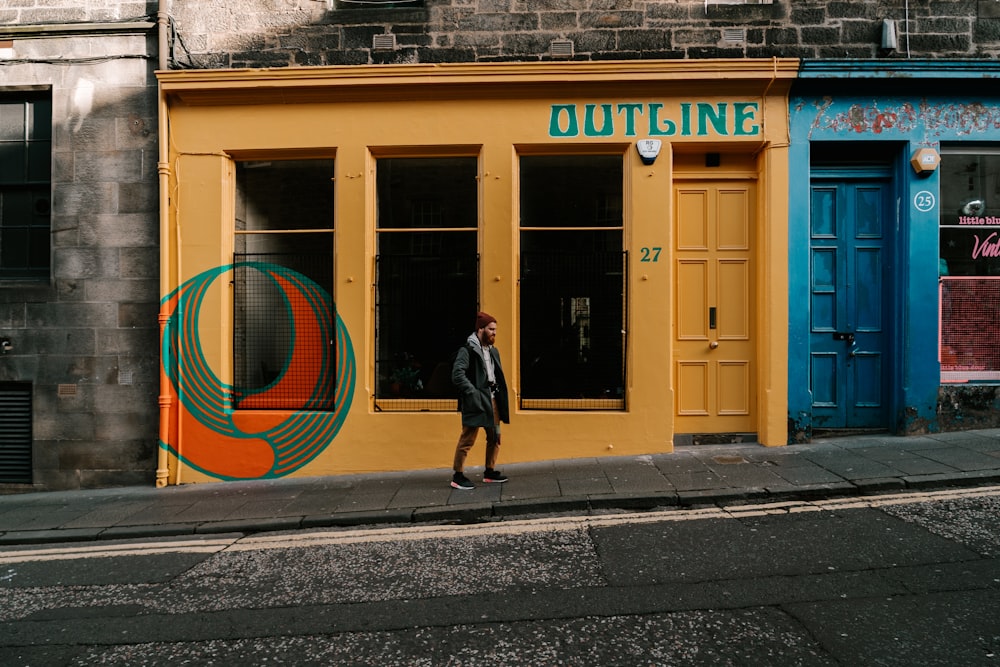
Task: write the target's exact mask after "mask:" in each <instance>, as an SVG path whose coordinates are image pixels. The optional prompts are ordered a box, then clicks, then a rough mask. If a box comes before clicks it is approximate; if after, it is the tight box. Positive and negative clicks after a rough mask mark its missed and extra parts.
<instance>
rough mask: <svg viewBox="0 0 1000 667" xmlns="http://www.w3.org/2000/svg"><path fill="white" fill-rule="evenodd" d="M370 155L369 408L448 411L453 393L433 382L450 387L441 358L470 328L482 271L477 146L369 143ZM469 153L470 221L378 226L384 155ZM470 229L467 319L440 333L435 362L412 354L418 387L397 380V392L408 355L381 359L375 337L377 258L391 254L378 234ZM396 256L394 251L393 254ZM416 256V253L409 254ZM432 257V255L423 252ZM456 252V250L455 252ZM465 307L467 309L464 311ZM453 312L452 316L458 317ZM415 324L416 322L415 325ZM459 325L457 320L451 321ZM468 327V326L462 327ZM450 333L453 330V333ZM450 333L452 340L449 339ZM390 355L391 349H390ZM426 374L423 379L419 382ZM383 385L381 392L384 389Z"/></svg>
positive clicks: (377, 329)
mask: <svg viewBox="0 0 1000 667" xmlns="http://www.w3.org/2000/svg"><path fill="white" fill-rule="evenodd" d="M370 155H371V159H372V166H373V169H372V173H373V175H374V177H373V187H372V200H371V206H372V210H373V212H374V213H373V222H372V225H373V228H374V240H375V244H374V258H373V259H374V271H375V274H374V280H373V281H372V303H373V308H372V311H373V315H372V317H373V322H372V325H373V332H374V341H373V342H374V344H373V346H372V357H371V364H372V372H373V380H374V381H373V390H372V392H371V400H372V406H373V409H374V410H375V411H376V412H453V411H455V410H456V409H457V397H442V396H443V394H444V391H437V390H436V389H435V388H439V385H440V386H443V387H444V388H445V389H446V390H450V389H451V375H450V372H449V373H446V377H440V376H441V375H442V374H443V373H445V372H446V370H442V369H443V366H442V364H444V363H445V362H446V361H448V360H449V355H450V353H451V352H452V351H453V349H457V348H458V346H459V345H461V344H462V342H463V341H464V340H465V338H466V337H467V335H468V333H470V332H471V326H472V319H473V318H474V316H475V313H476V311H477V310H478V308H479V300H480V284H481V283H480V281H481V276H480V273H481V271H482V266H481V261H480V256H481V247H480V246H481V243H482V227H483V219H482V216H483V212H482V182H483V178H482V170H483V166H482V146H479V145H453V146H420V147H412V148H410V147H372V148H370ZM455 158H457V159H463V158H466V159H472V160H474V161H475V170H474V172H475V173H474V177H475V224H474V225H471V226H460V227H455V226H450V225H447V224H445V225H431V226H407V225H392V226H388V225H387V226H382V225H381V223H380V220H379V215H380V202H379V197H380V192H379V164H378V163H379V162H380V161H383V160H408V159H413V160H435V159H442V160H446V159H455ZM437 233H441V234H450V233H458V234H474V235H475V240H474V248H475V254H474V256H472V255H470V256H469V259H470V260H473V261H474V267H473V268H472V272H473V273H474V275H475V283H474V285H473V286H472V287H471V288H470V291H471V292H472V294H473V295H474V301H475V303H470V304H468V307H467V308H462V310H461V312H462V313H463V315H462V318H463V319H462V322H463V323H464V322H465V320H468V326H467V327H466V326H463V327H462V328H461V329H458V330H456V331H454V332H451V333H449V334H442V335H443V336H444V339H442V346H443V349H445V348H446V350H447V351H446V352H442V356H441V358H440V359H437V360H434V359H430V360H428V361H434V362H435V365H434V368H424V367H423V366H424V364H423V360H422V359H417V358H416V357H417V356H419V355H414V357H413V358H414V360H415V366H416V367H417V368H419V376H418V377H419V381H420V386H419V388H414V387H410V390H409V391H403V390H402V389H403V387H402V386H401V387H400V389H401V391H400V393H399V394H398V395H396V394H394V393H393V389H392V385H393V384H396V383H399V384H402V381H401V380H409V378H408V377H407V378H399V379H397V381H396V382H393V377H392V376H395V375H397V372H396V371H397V367H399V366H401V365H402V366H405V364H406V362H407V359H406V358H404V359H402V360H397V359H395V358H392V359H382V358H381V356H380V355H381V353H382V351H381V347H382V343H381V342H380V331H381V330H382V328H383V324H382V315H381V308H382V294H383V293H382V287H383V283H382V266H383V264H382V262H384V261H385V258H386V257H389V256H393V255H389V254H388V253H383V252H382V249H381V246H382V243H381V239H382V237H383V236H386V237H388V236H403V235H408V234H414V235H418V234H425V235H428V234H437ZM395 256H396V257H399V255H395ZM414 256H415V257H417V256H419V254H417V255H414ZM428 257H431V255H428ZM456 258H457V256H456ZM466 311H468V313H467V315H466ZM457 317H458V316H457V315H456V321H457ZM431 324H432V325H433V326H434V327H435V330H438V329H439V328H440V327H442V325H443V324H444V323H442V322H440V321H434V322H432V323H431ZM415 326H419V325H415ZM456 326H458V325H456ZM466 329H468V331H466ZM452 334H453V335H452ZM451 338H454V340H451ZM393 356H395V353H394V354H393ZM428 365H429V364H428ZM400 374H405V369H401V370H400ZM425 380H426V383H425V382H424V381H425ZM385 388H388V391H387V392H386V389H385ZM425 389H427V390H428V391H429V392H430V393H429V394H428V395H421V393H422V392H423V391H424V390H425Z"/></svg>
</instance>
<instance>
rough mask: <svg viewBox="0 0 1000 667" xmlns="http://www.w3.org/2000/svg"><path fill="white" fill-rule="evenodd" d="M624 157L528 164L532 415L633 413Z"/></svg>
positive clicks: (526, 296)
mask: <svg viewBox="0 0 1000 667" xmlns="http://www.w3.org/2000/svg"><path fill="white" fill-rule="evenodd" d="M622 182H623V174H622V157H621V156H620V155H572V156H543V155H537V156H536V155H525V156H522V157H521V158H520V222H521V227H520V242H521V248H520V257H521V269H520V271H521V275H520V316H519V321H520V352H521V354H520V359H521V368H520V382H521V388H520V397H521V407H522V408H524V409H532V408H536V409H553V410H560V409H563V410H573V409H624V407H625V392H624V387H625V340H626V336H625V329H626V327H625V323H626V321H627V318H626V307H627V305H626V304H627V298H626V277H625V267H626V266H627V261H626V253H625V252H624V251H623V249H622V248H623V224H622Z"/></svg>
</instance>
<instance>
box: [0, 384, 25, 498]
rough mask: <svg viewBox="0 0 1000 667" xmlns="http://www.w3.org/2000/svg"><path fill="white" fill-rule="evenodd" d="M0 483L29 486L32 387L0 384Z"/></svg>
mask: <svg viewBox="0 0 1000 667" xmlns="http://www.w3.org/2000/svg"><path fill="white" fill-rule="evenodd" d="M0 484H31V385H30V384H28V383H21V382H4V383H0Z"/></svg>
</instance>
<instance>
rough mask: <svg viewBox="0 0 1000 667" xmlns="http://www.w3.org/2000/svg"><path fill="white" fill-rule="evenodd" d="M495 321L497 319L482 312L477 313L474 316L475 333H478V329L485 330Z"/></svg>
mask: <svg viewBox="0 0 1000 667" xmlns="http://www.w3.org/2000/svg"><path fill="white" fill-rule="evenodd" d="M496 321H497V318H495V317H493V316H492V315H490V314H489V313H484V312H483V311H479V313H478V314H477V315H476V331H479V330H480V329H485V328H486V326H487V325H488V324H489V323H490V322H496Z"/></svg>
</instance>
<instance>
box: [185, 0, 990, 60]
mask: <svg viewBox="0 0 1000 667" xmlns="http://www.w3.org/2000/svg"><path fill="white" fill-rule="evenodd" d="M729 1H732V0H729ZM907 4H908V9H907ZM236 6H239V10H238V11H236V10H234V7H236ZM172 13H173V15H174V17H175V18H176V26H177V29H178V31H179V35H180V36H181V38H182V40H183V46H182V47H180V46H179V47H178V48H177V49H176V51H175V55H176V59H177V62H178V64H179V65H180V66H183V67H199V68H200V67H222V68H229V67H286V66H295V65H351V64H367V63H407V62H422V63H442V62H482V61H510V60H518V61H520V60H552V59H558V58H554V56H553V55H552V49H551V47H552V42H553V40H569V41H570V42H572V54H571V55H562V56H560V57H567V58H572V59H577V60H598V59H601V60H604V59H640V58H744V57H751V58H762V57H772V56H783V57H800V58H906V57H910V58H979V57H983V58H992V57H996V56H997V55H1000V1H998V0H910V1H909V2H908V3H907V2H904V0H896V1H892V0H841V1H833V2H821V1H816V0H774V1H773V2H770V3H767V2H760V3H750V2H747V3H746V4H742V3H741V4H722V3H719V2H718V1H717V0H709V2H708V3H706V2H705V0H426V1H425V3H424V7H423V8H420V9H342V8H338V6H337V4H336V3H333V2H328V1H327V0H285V1H284V2H274V1H261V0H257V1H249V2H238V3H236V2H234V0H174V2H173V11H172ZM883 19H891V20H893V21H895V22H896V23H895V25H896V29H897V34H898V48H897V49H895V50H892V51H890V50H885V49H882V48H881V44H882V25H883ZM386 34H392V35H394V36H395V45H394V46H393V47H391V48H384V49H378V48H373V38H374V36H375V35H386ZM564 44H565V43H564ZM563 54H565V51H564V52H563Z"/></svg>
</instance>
